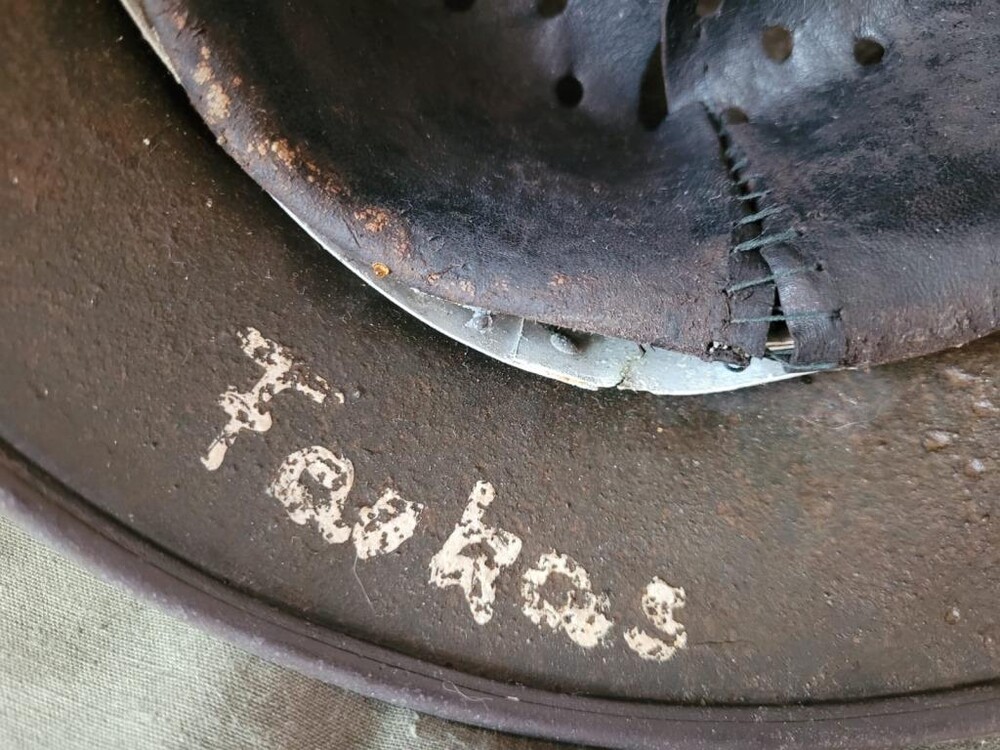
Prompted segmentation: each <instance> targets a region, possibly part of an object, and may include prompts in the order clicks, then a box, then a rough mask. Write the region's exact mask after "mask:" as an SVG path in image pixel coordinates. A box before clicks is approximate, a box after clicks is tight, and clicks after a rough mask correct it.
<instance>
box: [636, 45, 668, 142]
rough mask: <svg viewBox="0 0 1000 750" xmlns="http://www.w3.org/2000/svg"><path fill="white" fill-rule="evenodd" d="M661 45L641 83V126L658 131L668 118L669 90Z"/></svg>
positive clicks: (647, 64) (656, 49) (655, 48)
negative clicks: (665, 79) (664, 78)
mask: <svg viewBox="0 0 1000 750" xmlns="http://www.w3.org/2000/svg"><path fill="white" fill-rule="evenodd" d="M661 49H662V48H661V47H660V45H659V44H657V45H656V47H654V48H653V54H651V55H650V56H649V61H648V62H647V63H646V69H645V70H644V71H643V73H642V81H641V82H640V83H639V124H641V125H642V126H643V127H644V128H645V129H646V130H656V128H657V127H658V126H659V124H660V123H661V122H663V120H664V118H666V116H667V89H666V87H665V86H664V85H663V57H662V55H661V54H660V51H661Z"/></svg>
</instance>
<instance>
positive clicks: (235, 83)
mask: <svg viewBox="0 0 1000 750" xmlns="http://www.w3.org/2000/svg"><path fill="white" fill-rule="evenodd" d="M242 85H243V79H242V78H240V77H239V76H233V86H242Z"/></svg>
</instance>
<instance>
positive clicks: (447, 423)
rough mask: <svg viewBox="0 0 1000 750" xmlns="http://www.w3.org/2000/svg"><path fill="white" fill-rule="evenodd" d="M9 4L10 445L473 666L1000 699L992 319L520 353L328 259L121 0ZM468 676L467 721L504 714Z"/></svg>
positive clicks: (393, 643) (5, 407)
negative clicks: (785, 364)
mask: <svg viewBox="0 0 1000 750" xmlns="http://www.w3.org/2000/svg"><path fill="white" fill-rule="evenodd" d="M10 5H11V12H10V14H9V15H10V17H11V18H15V19H16V20H17V23H12V24H8V25H6V26H5V27H4V28H3V30H2V32H0V34H2V41H3V46H4V48H5V49H8V50H14V51H16V52H15V54H13V55H11V56H10V57H9V58H8V60H7V61H6V62H5V74H6V75H7V79H8V80H9V81H11V85H10V86H9V87H8V89H9V91H8V100H9V101H8V105H9V106H8V107H7V108H5V110H4V115H3V118H4V128H5V132H6V133H7V140H8V144H7V148H6V149H5V151H4V153H3V156H2V159H3V171H2V174H3V181H2V184H0V201H2V204H3V211H2V214H0V215H2V217H3V218H2V222H3V226H2V234H0V237H2V243H3V244H2V252H0V337H2V349H3V356H2V357H0V384H2V387H0V437H2V439H3V441H4V442H5V443H6V445H7V448H6V449H5V451H6V452H7V453H8V454H10V455H19V456H20V457H21V458H22V459H25V460H28V461H30V462H31V463H33V464H34V465H36V466H37V467H38V468H39V469H41V470H44V471H45V472H48V473H49V474H50V475H51V476H52V477H54V478H56V479H57V480H58V481H59V482H61V483H63V484H64V485H66V486H68V487H69V488H72V490H74V491H75V492H76V493H79V495H80V496H81V497H82V498H83V499H84V500H85V501H86V503H87V504H88V505H89V506H90V507H92V508H94V509H97V510H99V511H100V512H101V513H103V514H106V515H107V517H109V518H110V519H113V520H114V521H117V522H119V523H120V524H122V525H123V526H124V527H127V528H128V529H130V530H131V532H132V533H134V534H137V535H139V536H140V537H142V538H144V539H146V540H148V541H150V542H152V543H154V544H155V545H156V547H157V548H158V549H159V550H161V552H163V553H169V555H171V556H173V557H174V558H176V559H178V560H181V561H185V562H187V563H189V564H190V565H191V566H194V567H195V568H197V569H198V570H199V571H201V573H202V574H203V575H205V576H208V577H209V578H210V579H212V580H213V581H215V585H216V586H219V587H220V588H221V589H223V590H227V591H232V592H237V594H239V595H245V596H247V597H249V598H250V599H252V600H255V601H258V602H266V603H269V604H270V605H273V607H275V608H276V609H277V610H279V611H281V612H283V613H284V615H285V616H287V617H288V618H290V619H291V620H293V621H296V622H305V621H308V622H309V623H312V625H311V626H310V627H311V628H312V630H311V631H310V632H312V633H318V634H323V633H346V634H348V635H350V636H354V637H357V638H359V639H362V640H364V641H367V642H370V643H374V644H378V645H380V646H384V647H387V648H388V649H390V650H391V651H393V652H397V653H401V654H404V655H409V656H410V657H416V658H418V659H420V660H421V661H422V662H429V663H431V664H435V665H440V666H442V667H454V668H456V669H457V670H459V672H460V673H468V674H471V675H478V676H485V677H489V678H492V679H495V680H499V681H505V682H508V683H510V684H512V685H513V684H521V685H526V686H528V687H529V688H542V689H546V690H553V691H557V692H560V693H564V694H567V695H568V694H574V695H575V694H590V695H599V696H604V697H609V698H615V699H621V700H625V699H643V700H649V701H654V702H657V703H658V704H659V703H662V704H668V705H669V704H676V703H700V702H705V703H707V704H710V705H715V704H731V703H739V704H749V705H756V704H760V703H769V704H779V705H782V706H783V705H786V704H793V703H798V702H801V701H845V700H859V699H864V698H872V697H876V696H887V695H899V694H909V693H914V692H917V691H927V690H945V689H950V688H955V687H958V686H965V685H970V684H973V683H986V684H987V685H992V686H995V685H996V683H997V680H998V678H1000V596H998V593H1000V566H998V564H997V563H998V555H1000V548H998V545H997V538H998V527H997V523H998V518H1000V386H998V378H1000V340H998V339H996V338H995V337H994V338H992V339H987V340H984V341H981V342H978V343H976V344H973V345H970V346H968V347H966V348H965V349H963V350H959V351H955V352H951V353H948V354H945V355H942V356H938V357H935V358H929V359H925V360H920V361H915V362H912V363H908V364H903V365H897V366H888V367H885V368H882V369H879V370H876V371H874V372H843V373H835V374H828V375H823V376H814V377H813V378H812V379H808V380H799V381H788V382H784V383H777V384H774V385H772V386H768V387H766V388H761V389H755V390H751V391H744V392H738V393H731V394H720V395H716V396H709V397H701V398H697V399H682V400H677V399H664V398H655V397H652V396H648V395H640V394H629V393H619V392H598V393H590V392H584V391H580V390H576V389H573V388H570V387H567V386H564V385H561V384H558V383H553V382H548V381H544V380H541V379H538V378H536V377H532V376H529V375H526V374H523V373H518V372H515V371H511V370H509V369H505V368H503V367H500V366H498V365H496V364H495V363H492V362H490V361H488V360H486V359H485V358H483V357H481V356H479V355H476V354H474V353H470V352H469V351H468V350H466V349H464V348H462V347H460V346H457V345H455V344H453V343H450V342H448V341H447V340H445V339H443V338H442V337H440V336H437V335H436V334H433V333H432V332H430V331H428V330H426V329H425V328H424V327H422V326H421V325H420V324H418V323H416V322H414V321H413V320H412V319H410V318H409V317H408V316H407V315H405V314H404V313H402V312H399V311H397V310H395V309H394V308H392V307H391V306H389V305H386V304H385V303H384V301H383V300H381V298H380V297H379V296H378V295H377V294H375V293H374V292H373V291H372V290H370V289H368V288H367V287H366V286H365V285H364V284H363V283H362V282H361V281H359V280H358V279H356V278H355V277H354V276H352V275H351V274H350V273H349V272H347V271H346V270H345V269H344V268H342V267H340V266H339V265H338V264H336V263H333V262H331V260H330V258H329V256H328V255H327V254H326V253H325V252H324V251H322V250H321V249H320V248H318V247H316V246H315V244H314V243H313V242H312V241H311V240H310V239H309V238H308V237H307V236H305V235H304V233H302V232H301V231H300V230H299V229H298V228H297V227H296V226H294V224H292V223H291V222H290V221H289V220H288V219H287V217H285V215H284V214H283V213H282V212H281V210H280V209H279V208H278V207H277V206H275V205H274V204H273V203H272V202H271V201H270V200H269V199H268V198H267V197H266V196H265V195H263V194H262V193H261V192H260V190H259V189H258V188H257V187H256V186H254V185H253V184H252V183H251V182H250V181H249V180H247V179H246V178H245V175H243V174H242V173H240V171H239V170H238V168H237V167H236V166H235V165H234V164H232V163H231V162H230V160H228V159H227V158H226V157H225V156H224V155H223V154H222V153H221V152H220V151H218V150H217V149H216V147H215V146H214V144H212V142H211V139H210V138H208V137H207V135H206V133H205V131H204V130H203V128H202V127H201V126H200V124H199V123H198V122H197V121H196V120H195V119H194V117H193V116H192V115H191V114H189V113H188V110H187V109H186V108H185V107H184V106H182V104H183V98H182V96H181V95H180V93H179V92H178V91H177V90H176V89H175V88H174V87H173V85H172V84H170V83H169V81H166V80H164V77H163V76H162V75H161V74H160V68H159V67H158V64H157V63H156V61H155V60H153V59H152V55H151V53H150V52H148V51H147V50H146V49H145V47H144V46H143V45H142V43H141V41H140V40H139V39H137V35H136V33H135V32H134V31H133V29H132V28H131V27H130V26H129V25H128V22H127V19H126V18H125V17H124V14H123V12H122V11H121V10H120V9H118V8H116V7H115V6H114V5H113V4H111V3H110V2H107V3H102V4H97V5H94V6H90V5H88V6H85V7H81V6H77V5H76V4H72V3H54V4H51V5H47V6H45V7H41V6H35V5H34V4H30V3H20V2H11V3H10ZM337 394H342V396H343V397H342V398H340V397H338V395H337ZM220 436H221V439H222V443H221V444H223V445H226V450H225V452H224V455H223V456H221V457H220V455H219V449H218V448H217V447H216V448H213V446H218V445H219V444H220V443H219V442H218V441H219V439H220ZM487 498H488V499H489V501H488V502H487ZM435 561H436V562H435ZM235 595H236V594H234V596H235ZM302 627H306V626H305V625H303V626H302ZM288 637H289V638H291V636H288ZM316 637H317V638H319V637H320V635H317V636H316ZM330 637H333V636H330ZM455 679H457V678H453V677H449V678H448V679H447V680H445V681H443V682H442V681H439V683H438V684H439V685H445V683H447V684H446V685H445V686H444V687H442V688H441V691H442V694H443V693H450V694H452V699H453V701H454V702H455V703H456V704H462V703H467V702H468V701H469V700H471V701H472V703H473V705H472V708H474V709H475V710H476V711H477V712H478V713H477V716H478V718H474V720H478V721H488V720H489V715H490V714H491V713H493V714H494V715H496V716H500V715H502V714H504V712H508V713H509V712H512V711H516V710H517V709H518V707H517V706H514V705H513V704H514V703H515V702H514V701H506V699H505V698H504V696H503V695H502V694H498V695H499V697H498V695H488V694H487V695H486V697H483V694H481V693H472V692H469V690H467V689H466V688H465V686H464V685H463V683H461V682H455V681H454V680H455ZM469 679H470V680H474V679H475V678H469ZM448 685H450V686H451V687H453V688H454V690H456V691H458V692H457V693H452V692H451V691H449V690H448ZM520 689H521V688H517V690H520ZM511 690H515V688H511ZM515 692H516V691H515ZM463 696H464V697H463ZM515 697H517V695H515ZM581 700H582V699H581ZM476 701H480V702H478V703H477V702H476ZM489 701H497V702H500V703H504V705H503V706H493V705H491V704H490V703H489ZM507 703H510V704H511V705H509V706H508V705H506V704H507ZM616 705H619V707H620V706H621V705H633V704H616ZM866 705H867V704H864V703H862V704H859V706H858V708H856V709H852V710H855V711H856V712H860V714H862V715H864V712H865V711H866V710H868V709H866V708H865V706H866ZM466 708H467V709H469V707H468V706H466ZM469 710H471V709H469ZM622 710H626V711H627V710H630V709H622ZM635 710H637V711H647V712H648V711H653V710H661V709H660V708H659V707H656V706H654V707H653V708H649V707H648V706H644V707H641V708H637V709H635ZM662 710H665V711H668V710H670V709H669V708H663V709H662ZM685 710H686V709H685ZM691 710H692V711H694V709H691ZM984 710H985V709H984ZM789 711H791V709H789ZM699 715H700V714H699ZM788 715H791V714H788ZM467 718H468V717H467ZM607 721H610V720H607ZM984 721H985V720H984V719H980V720H979V723H978V724H975V726H979V727H982V726H984V723H983V722H984ZM941 726H944V725H943V724H942V725H941ZM539 731H541V730H539ZM545 731H548V732H554V730H552V729H551V728H550V729H546V730H545ZM746 731H751V730H746ZM753 731H758V730H753ZM759 731H764V730H759ZM774 731H776V732H780V731H783V730H780V729H775V730H774ZM927 731H928V732H930V730H929V729H928V730H927ZM937 731H943V730H942V729H941V727H940V726H939V727H938V730H937ZM948 731H951V732H952V733H961V731H962V729H961V727H957V728H956V727H955V726H953V725H949V728H948ZM871 736H875V735H871ZM865 737H869V735H865ZM848 739H849V738H846V737H844V738H842V743H845V744H849V742H848ZM623 741H624V740H623ZM828 744H829V743H828Z"/></svg>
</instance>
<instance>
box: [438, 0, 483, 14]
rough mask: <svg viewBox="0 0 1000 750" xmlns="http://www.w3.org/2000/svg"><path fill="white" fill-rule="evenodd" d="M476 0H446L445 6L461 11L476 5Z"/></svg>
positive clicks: (453, 10)
mask: <svg viewBox="0 0 1000 750" xmlns="http://www.w3.org/2000/svg"><path fill="white" fill-rule="evenodd" d="M475 3H476V0H444V7H445V8H447V9H448V10H450V11H452V12H453V13H461V12H462V11H466V10H468V9H469V8H471V7H472V6H473V5H475Z"/></svg>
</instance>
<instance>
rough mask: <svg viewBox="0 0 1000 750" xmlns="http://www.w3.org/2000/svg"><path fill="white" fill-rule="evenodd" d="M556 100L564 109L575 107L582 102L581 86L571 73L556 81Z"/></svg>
mask: <svg viewBox="0 0 1000 750" xmlns="http://www.w3.org/2000/svg"><path fill="white" fill-rule="evenodd" d="M556 99H558V100H559V103H560V104H561V105H563V106H564V107H575V106H576V105H577V104H579V103H580V102H581V101H583V84H582V83H580V82H579V81H578V80H577V78H576V76H574V75H573V74H572V73H567V74H566V75H564V76H563V77H562V78H560V79H559V80H558V81H556Z"/></svg>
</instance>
